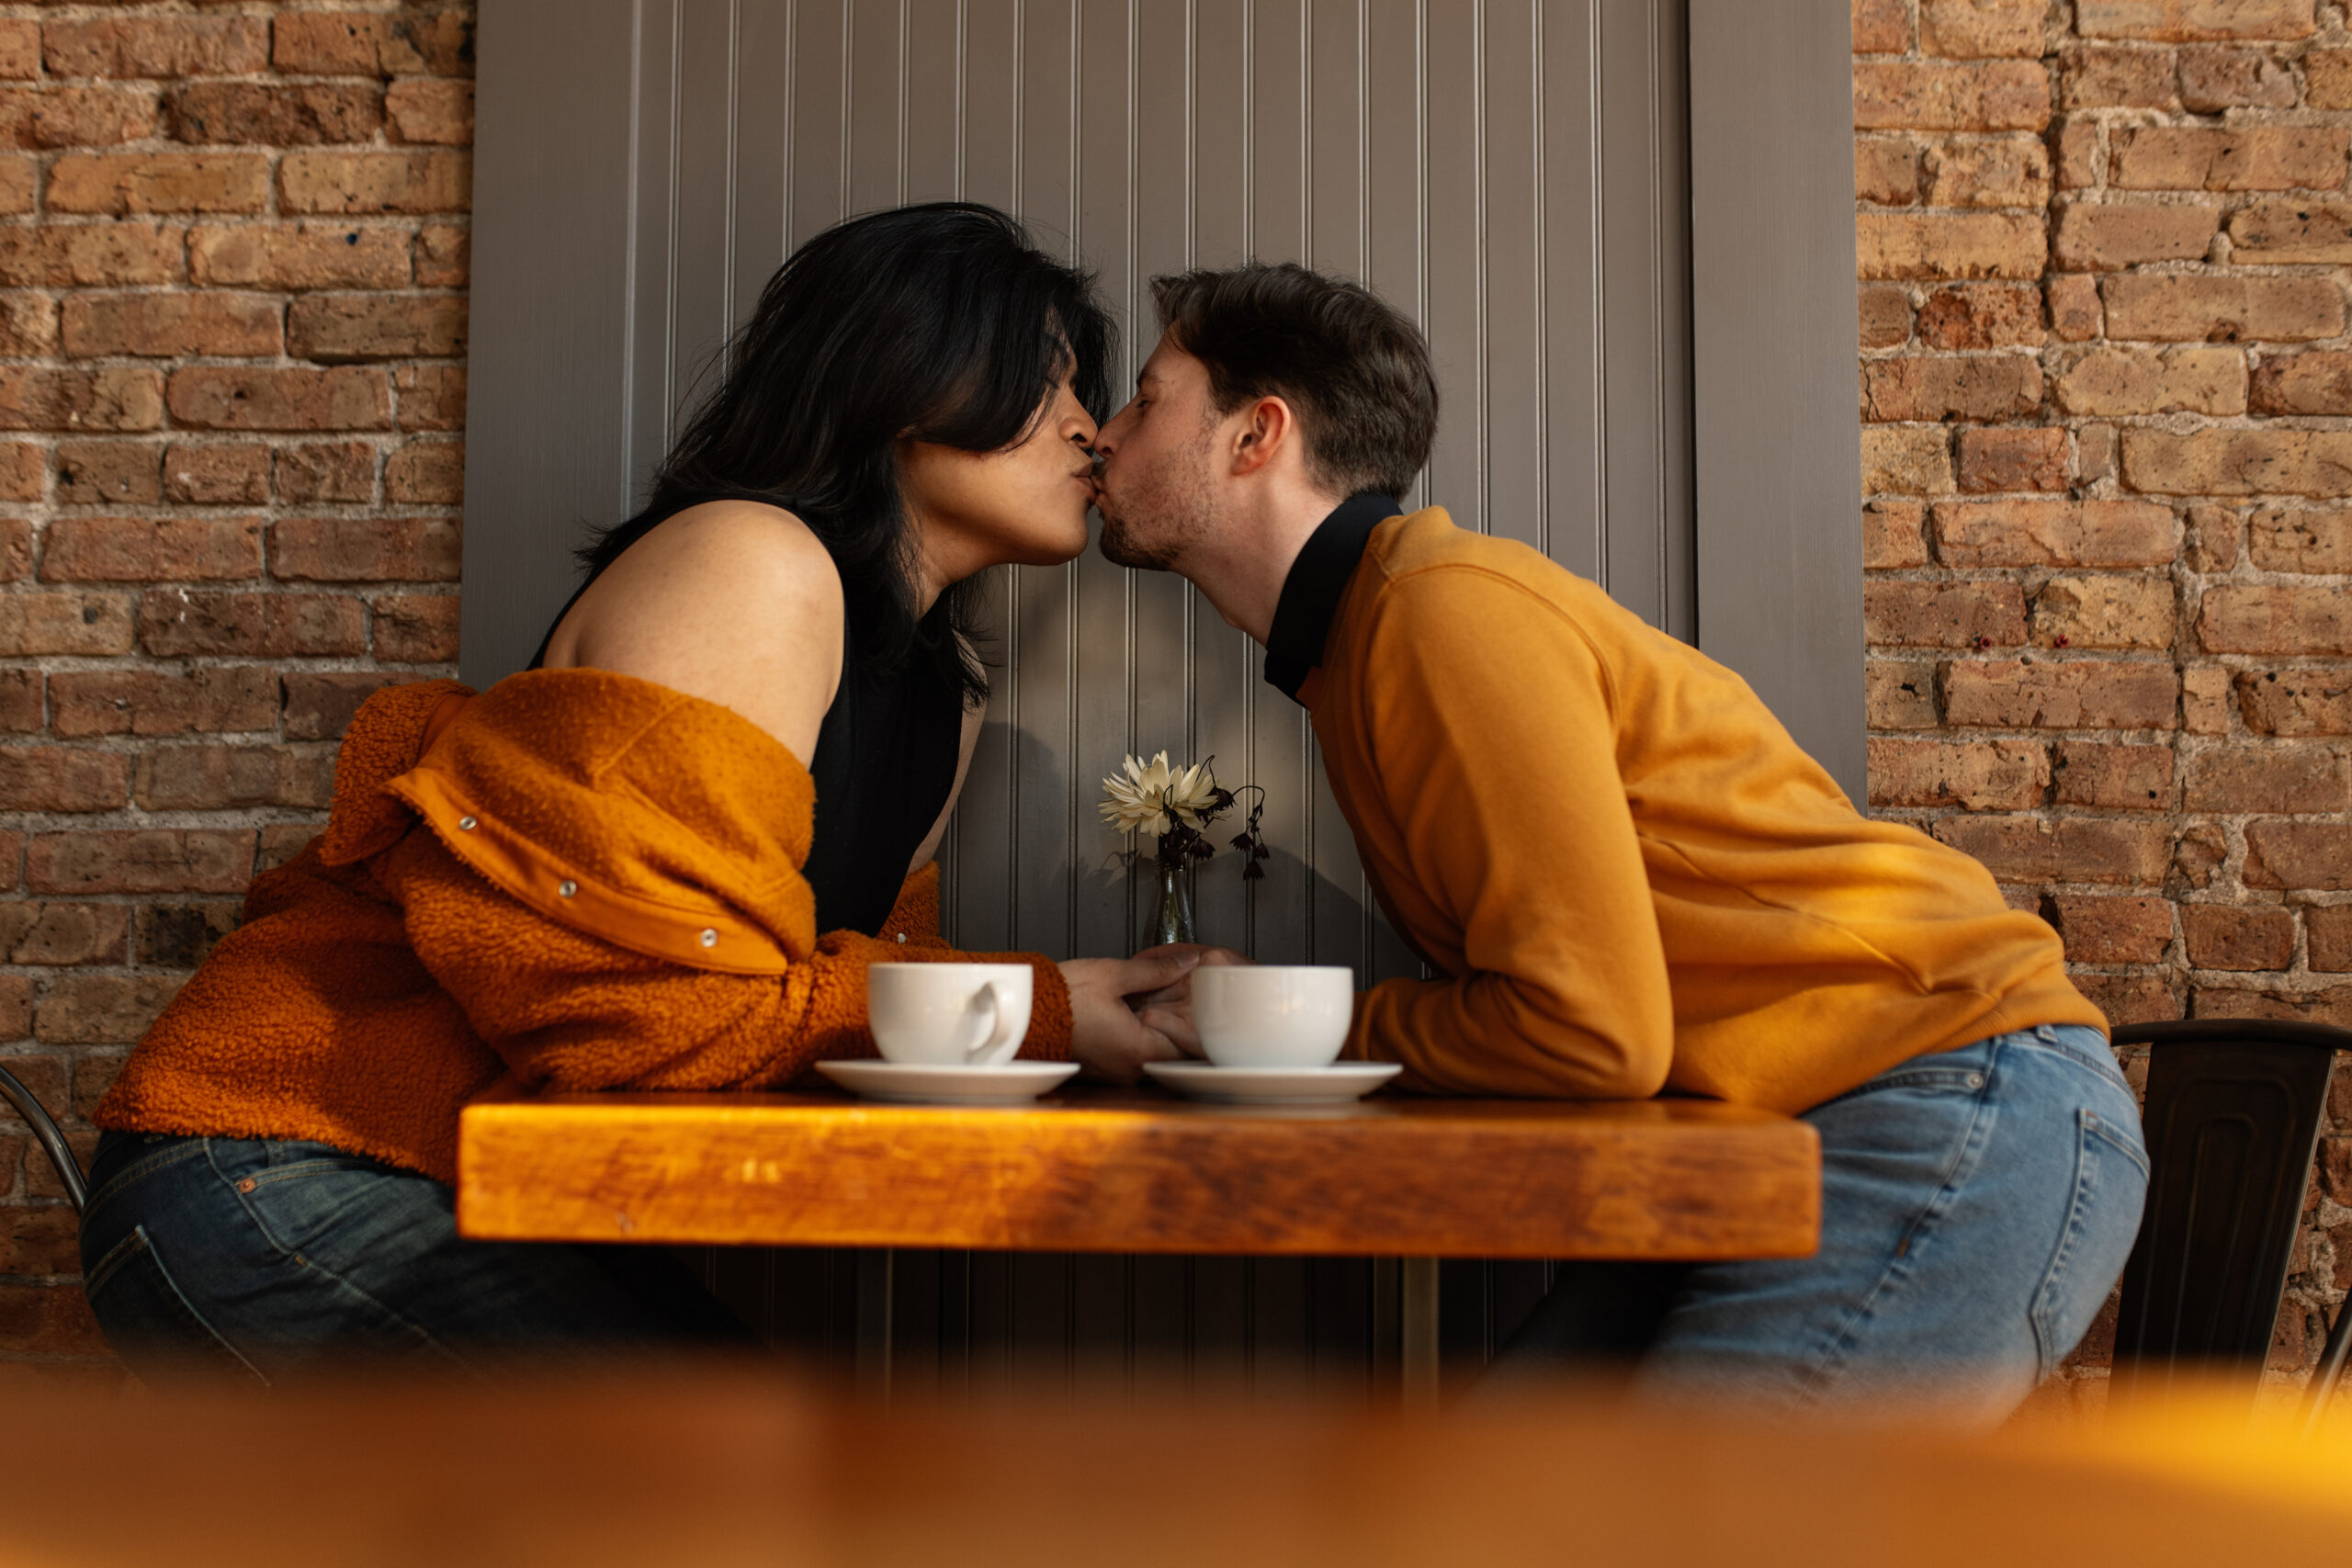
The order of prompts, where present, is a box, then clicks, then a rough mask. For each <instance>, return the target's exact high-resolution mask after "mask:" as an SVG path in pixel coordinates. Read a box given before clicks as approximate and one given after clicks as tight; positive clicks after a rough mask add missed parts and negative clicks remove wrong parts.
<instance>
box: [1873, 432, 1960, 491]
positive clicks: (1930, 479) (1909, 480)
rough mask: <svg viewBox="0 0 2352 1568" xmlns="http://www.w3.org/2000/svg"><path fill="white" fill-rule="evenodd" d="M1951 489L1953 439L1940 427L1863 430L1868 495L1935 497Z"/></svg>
mask: <svg viewBox="0 0 2352 1568" xmlns="http://www.w3.org/2000/svg"><path fill="white" fill-rule="evenodd" d="M1951 487H1952V475H1951V435H1950V434H1947V433H1946V432H1945V430H1944V428H1943V427H1942V426H1941V425H1928V426H1925V427H1920V426H1913V427H1910V428H1907V429H1906V428H1889V427H1886V426H1881V425H1864V426H1863V427H1862V492H1863V493H1864V494H1865V495H1876V494H1881V493H1884V492H1889V491H1892V492H1894V493H1895V494H1898V495H1935V494H1939V493H1940V492H1942V491H1949V490H1951Z"/></svg>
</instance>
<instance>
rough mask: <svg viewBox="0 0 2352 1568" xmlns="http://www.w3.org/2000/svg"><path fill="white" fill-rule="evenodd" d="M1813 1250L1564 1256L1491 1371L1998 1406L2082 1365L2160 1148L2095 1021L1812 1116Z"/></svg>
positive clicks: (1674, 1387) (1815, 1397) (1802, 1402)
mask: <svg viewBox="0 0 2352 1568" xmlns="http://www.w3.org/2000/svg"><path fill="white" fill-rule="evenodd" d="M1804 1120H1805V1121H1807V1122H1811V1123H1812V1124H1813V1125H1814V1127H1815V1129H1816V1130H1817V1131H1818V1132H1819V1133H1820V1134H1821V1165H1822V1206H1821V1249H1820V1251H1819V1252H1818V1253H1817V1254H1815V1256H1814V1257H1811V1258H1784V1259H1774V1260H1765V1261H1758V1262H1737V1263H1706V1264H1696V1265H1686V1266H1679V1267H1671V1266H1668V1267H1661V1266H1657V1265H1640V1264H1623V1263H1599V1264H1576V1265H1571V1266H1568V1267H1566V1268H1565V1269H1563V1270H1562V1271H1561V1273H1560V1275H1559V1277H1558V1279H1557V1281H1556V1283H1555V1285H1554V1288H1553V1291H1552V1293H1551V1294H1550V1295H1549V1296H1547V1297H1546V1298H1545V1299H1544V1303H1543V1304H1542V1305H1541V1306H1539V1307H1537V1309H1536V1311H1535V1314H1534V1315H1533V1316H1532V1318H1530V1319H1529V1321H1528V1323H1527V1325H1526V1326H1525V1327H1524V1328H1522V1329H1521V1331H1520V1332H1519V1333H1518V1334H1517V1335H1516V1336H1514V1337H1512V1339H1511V1340H1510V1343H1509V1344H1508V1345H1506V1346H1505V1347H1504V1348H1503V1350H1502V1353H1501V1354H1500V1355H1499V1356H1498V1358H1497V1359H1496V1361H1495V1364H1494V1366H1493V1367H1492V1368H1491V1369H1490V1370H1489V1371H1488V1372H1487V1376H1486V1378H1485V1379H1483V1380H1482V1381H1481V1382H1480V1383H1479V1385H1478V1394H1477V1397H1478V1398H1479V1400H1480V1401H1481V1402H1482V1403H1483V1402H1484V1401H1486V1400H1487V1399H1488V1398H1490V1397H1493V1396H1494V1395H1496V1394H1498V1393H1508V1392H1510V1391H1511V1390H1512V1389H1514V1388H1517V1387H1522V1386H1525V1385H1528V1384H1531V1383H1533V1382H1537V1381H1539V1380H1541V1379H1542V1378H1543V1376H1544V1374H1545V1373H1546V1372H1549V1371H1560V1370H1566V1369H1568V1368H1573V1367H1576V1366H1579V1365H1583V1366H1590V1365H1592V1364H1594V1363H1595V1362H1600V1363H1606V1362H1609V1361H1611V1360H1623V1359H1631V1360H1633V1362H1634V1374H1633V1375H1634V1387H1635V1388H1636V1389H1637V1390H1639V1391H1641V1392H1645V1393H1659V1394H1665V1395H1668V1396H1675V1397H1680V1396H1698V1397H1702V1398H1707V1399H1711V1400H1718V1401H1729V1402H1736V1403H1740V1404H1751V1405H1761V1406H1764V1407H1767V1408H1771V1409H1779V1410H1790V1409H1799V1408H1804V1407H1808V1406H1816V1405H1833V1406H1839V1407H1845V1408H1849V1409H1850V1408H1853V1407H1855V1406H1858V1405H1865V1404H1873V1403H1880V1402H1884V1403H1887V1404H1891V1405H1901V1406H1904V1407H1914V1406H1918V1405H1929V1406H1932V1407H1933V1408H1934V1409H1936V1410H1937V1411H1939V1413H1942V1414H1945V1415H1947V1416H1958V1417H1961V1418H1962V1419H1965V1420H1970V1421H1973V1422H1981V1423H1990V1422H1995V1421H1998V1420H1999V1419H2000V1418H2001V1417H2003V1416H2007V1414H2008V1413H2009V1412H2010V1411H2011V1410H2013V1409H2015V1408H2016V1407H2017V1405H2018V1403H2019V1402H2020V1401H2022V1400H2023V1399H2024V1398H2025V1396H2026V1395H2027V1394H2028V1393H2031V1392H2032V1390H2033V1387H2034V1385H2035V1384H2036V1383H2037V1382H2041V1379H2042V1378H2044V1377H2046V1376H2048V1375H2049V1373H2050V1372H2051V1371H2052V1370H2053V1369H2054V1368H2055V1367H2056V1366H2057V1365H2058V1364H2059V1362H2060V1361H2062V1360H2064V1359H2065V1357H2066V1355H2067V1354H2068V1352H2070V1351H2072V1350H2073V1349H2074V1348H2075V1343H2076V1342H2077V1341H2078V1340H2080V1339H2081V1338H2082V1337H2083V1334H2084V1332H2085V1331H2086V1329H2087V1328H2088V1327H2089V1326H2090V1323H2091V1319H2092V1318H2093V1316H2095V1315H2096V1314H2098V1309H2099V1307H2100V1305H2101V1304H2102V1303H2105V1302H2106V1300H2107V1296H2108V1292H2109V1291H2110V1290H2111V1289H2113V1287H2114V1285H2115V1281H2116V1279H2117V1277H2118V1276H2120V1274H2121V1273H2122V1272H2123V1262H2124V1259H2125V1258H2127V1257H2129V1256H2130V1254H2131V1244H2132V1241H2133V1239H2134V1238H2135V1237H2136V1236H2137V1235H2138V1233H2139V1225H2140V1206H2141V1202H2142V1201H2143V1199H2144V1198H2145V1196H2146V1194H2147V1185H2148V1154H2147V1146H2146V1145H2145V1144H2144V1143H2143V1141H2142V1139H2141V1136H2140V1114H2139V1110H2138V1107H2137V1105H2136V1104H2135V1102H2134V1100H2133V1097H2132V1094H2131V1088H2130V1086H2129V1085H2128V1084H2126V1083H2125V1082H2124V1079H2123V1075H2122V1074H2121V1073H2120V1072H2119V1071H2117V1069H2116V1066H2115V1059H2114V1057H2113V1055H2111V1054H2110V1053H2109V1049H2108V1044H2107V1040H2106V1038H2105V1036H2103V1035H2101V1034H2100V1033H2099V1032H2098V1031H2097V1030H2095V1029H2086V1028H2082V1027H2080V1026H2078V1025H2071V1024H2060V1025H2045V1026H2043V1027H2041V1028H2039V1029H2030V1030H2020V1031H2018V1032H2016V1033H2014V1034H2000V1035H1996V1036H1994V1037H1993V1038H1991V1039H1989V1040H1981V1041H1979V1042H1977V1043H1975V1044H1973V1045H1970V1046H1967V1047H1965V1048H1964V1049H1962V1050H1958V1051H1949V1052H1944V1053H1942V1054H1940V1055H1930V1056H1921V1057H1918V1058H1917V1059H1915V1060H1913V1061H1909V1062H1905V1063H1904V1064H1902V1065H1901V1066H1897V1067H1894V1068H1891V1069H1889V1070H1888V1071H1886V1072H1883V1073H1881V1074H1880V1075H1879V1076H1878V1077H1874V1078H1872V1079H1871V1080H1870V1081H1869V1082H1867V1083H1864V1084H1862V1085H1860V1087H1859V1088H1856V1089H1851V1090H1849V1091H1848V1092H1847V1093H1845V1094H1842V1095H1839V1096H1838V1098H1837V1099H1835V1100H1829V1101H1827V1102H1826V1103H1825V1104H1822V1105H1818V1106H1815V1108H1814V1109H1813V1110H1811V1111H1806V1112H1805V1114H1804Z"/></svg>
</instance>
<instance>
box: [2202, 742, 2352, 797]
mask: <svg viewBox="0 0 2352 1568" xmlns="http://www.w3.org/2000/svg"><path fill="white" fill-rule="evenodd" d="M2188 809H2189V810H2191V811H2214V812H2233V813H2234V812H2263V813H2268V814H2285V813H2289V812H2336V811H2346V810H2352V769H2348V768H2347V759H2346V756H2345V754H2344V753H2343V752H2342V751H2340V750H2335V749H2334V748H2331V747H2326V746H2310V745H2303V746H2295V745H2286V746H2278V745H2272V746H2233V747H2227V748H2221V749H2216V750H2211V751H2200V752H2199V753H2198V754H2197V755H2196V756H2194V757H2191V758H2190V759H2189V762H2188Z"/></svg>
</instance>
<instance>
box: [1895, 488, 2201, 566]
mask: <svg viewBox="0 0 2352 1568" xmlns="http://www.w3.org/2000/svg"><path fill="white" fill-rule="evenodd" d="M1931 520H1933V534H1936V558H1938V559H1940V562H1943V564H1945V567H2162V564H2168V562H2171V559H2173V555H2176V550H2178V541H2180V525H2178V522H2176V520H2173V513H2171V508H2164V505H2157V503H2154V501H1938V503H1936V508H1933V510H1931Z"/></svg>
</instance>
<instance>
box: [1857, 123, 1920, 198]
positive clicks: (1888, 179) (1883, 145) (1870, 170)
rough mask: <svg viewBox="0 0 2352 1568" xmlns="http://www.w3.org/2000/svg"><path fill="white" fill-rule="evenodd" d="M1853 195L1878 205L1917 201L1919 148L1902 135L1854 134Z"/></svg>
mask: <svg viewBox="0 0 2352 1568" xmlns="http://www.w3.org/2000/svg"><path fill="white" fill-rule="evenodd" d="M1854 198H1855V199H1856V200H1858V201H1868V202H1874V203H1876V204H1877V205H1879V206H1881V207H1909V206H1911V205H1912V204H1913V203H1914V202H1917V200H1918V199H1919V150H1918V149H1917V148H1916V147H1914V146H1912V145H1911V143H1910V142H1909V141H1906V140H1905V139H1903V138H1901V137H1889V136H1865V137H1857V138H1856V139H1855V141H1854Z"/></svg>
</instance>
